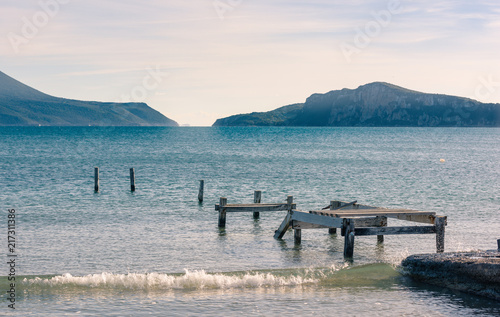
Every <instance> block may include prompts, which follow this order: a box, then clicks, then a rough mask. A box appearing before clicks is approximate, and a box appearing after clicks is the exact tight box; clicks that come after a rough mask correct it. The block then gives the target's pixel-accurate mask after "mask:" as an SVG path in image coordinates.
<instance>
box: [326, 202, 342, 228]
mask: <svg viewBox="0 0 500 317" xmlns="http://www.w3.org/2000/svg"><path fill="white" fill-rule="evenodd" d="M338 207H340V202H338V201H335V200H331V201H330V210H333V209H335V208H338ZM328 233H329V234H336V233H337V228H329V229H328Z"/></svg>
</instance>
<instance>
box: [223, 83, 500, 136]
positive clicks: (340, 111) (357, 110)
mask: <svg viewBox="0 0 500 317" xmlns="http://www.w3.org/2000/svg"><path fill="white" fill-rule="evenodd" d="M276 113H279V115H278V116H277V115H276ZM252 119H254V120H252ZM257 119H258V120H257ZM247 125H256V126H374V127H377V126H378V127H383V126H408V127H498V126H500V104H491V103H490V104H487V103H481V102H478V101H475V100H472V99H468V98H462V97H455V96H448V95H441V94H427V93H421V92H417V91H413V90H409V89H406V88H402V87H398V86H395V85H392V84H388V83H383V82H375V83H370V84H366V85H363V86H360V87H358V88H357V89H347V88H346V89H342V90H334V91H330V92H328V93H325V94H313V95H311V96H310V97H309V98H307V100H306V102H305V103H303V104H296V105H293V107H292V106H285V107H282V108H278V109H276V110H273V111H269V112H260V113H251V114H241V115H235V116H231V117H227V118H222V119H218V120H217V121H216V122H215V123H214V126H247Z"/></svg>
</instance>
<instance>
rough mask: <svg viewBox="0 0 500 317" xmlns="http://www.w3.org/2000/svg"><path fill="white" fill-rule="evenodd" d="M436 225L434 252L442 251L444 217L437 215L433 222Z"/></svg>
mask: <svg viewBox="0 0 500 317" xmlns="http://www.w3.org/2000/svg"><path fill="white" fill-rule="evenodd" d="M434 225H435V226H436V252H437V253H442V252H444V227H445V226H446V217H443V216H437V217H436V220H435V222H434Z"/></svg>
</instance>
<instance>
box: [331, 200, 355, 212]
mask: <svg viewBox="0 0 500 317" xmlns="http://www.w3.org/2000/svg"><path fill="white" fill-rule="evenodd" d="M357 202H358V201H357V200H355V201H351V202H350V203H347V204H341V205H340V206H338V207H335V208H333V204H330V210H339V209H343V208H347V207H349V206H354V205H355V204H356V203H357Z"/></svg>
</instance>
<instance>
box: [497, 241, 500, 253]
mask: <svg viewBox="0 0 500 317" xmlns="http://www.w3.org/2000/svg"><path fill="white" fill-rule="evenodd" d="M497 246H498V252H500V239H498V240H497Z"/></svg>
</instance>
